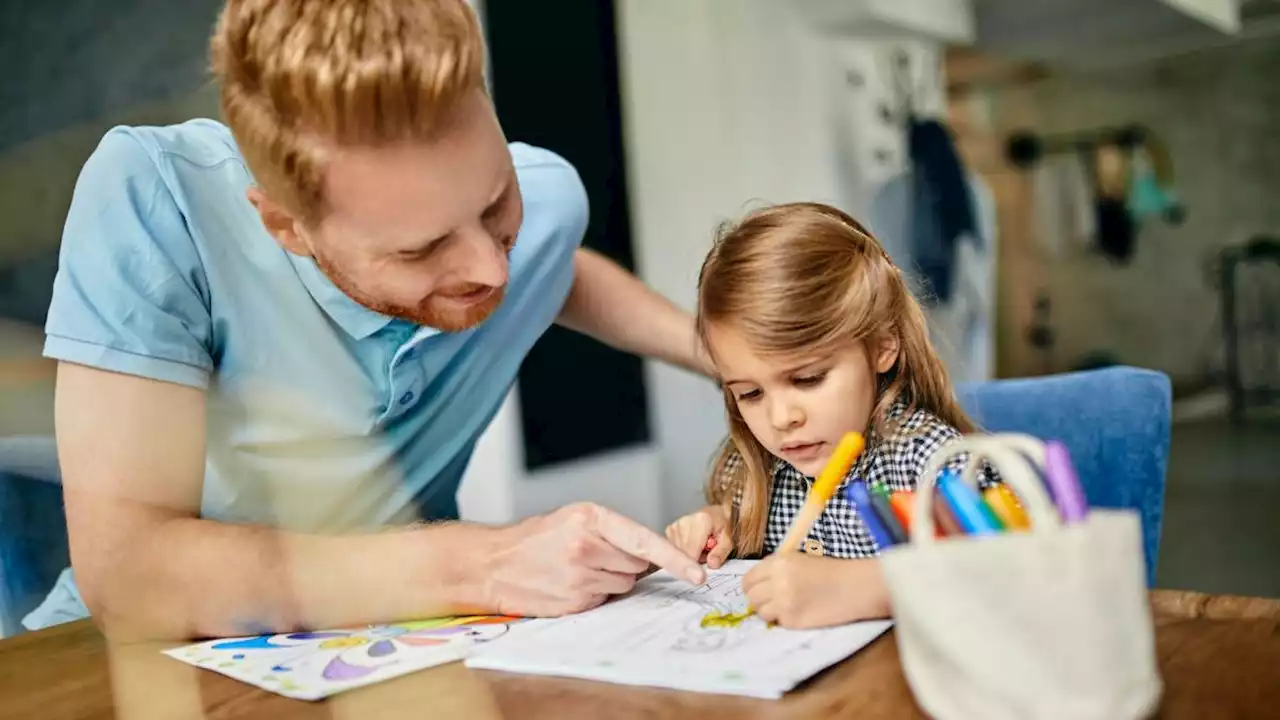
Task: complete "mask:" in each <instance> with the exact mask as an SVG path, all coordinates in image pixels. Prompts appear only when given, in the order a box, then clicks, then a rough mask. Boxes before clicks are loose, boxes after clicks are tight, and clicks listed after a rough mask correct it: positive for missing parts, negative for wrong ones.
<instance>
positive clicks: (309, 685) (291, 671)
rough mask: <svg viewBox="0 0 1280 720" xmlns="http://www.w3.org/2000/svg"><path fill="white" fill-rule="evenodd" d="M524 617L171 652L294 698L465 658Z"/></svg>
mask: <svg viewBox="0 0 1280 720" xmlns="http://www.w3.org/2000/svg"><path fill="white" fill-rule="evenodd" d="M520 621H521V618H514V617H505V616H488V615H486V616H468V617H453V618H437V619H432V620H417V621H409V622H401V623H392V624H388V625H371V626H368V627H364V628H354V629H345V630H320V631H308V632H295V633H277V634H269V635H258V636H255V637H247V638H234V639H227V640H212V641H208V642H205V643H200V644H197V645H192V646H189V647H186V648H179V649H177V650H172V651H166V653H165V654H167V655H170V656H171V657H174V658H177V659H179V660H182V661H183V662H187V663H189V664H192V665H196V666H197V667H203V668H206V669H210V670H215V671H217V672H220V673H223V674H225V675H229V676H231V677H235V678H237V679H239V680H243V681H245V682H249V683H252V684H254V685H257V686H259V687H263V688H266V689H268V690H273V691H276V692H279V693H281V694H285V695H289V696H291V697H301V698H304V699H317V698H320V697H325V696H327V695H330V694H333V693H334V692H338V691H340V690H345V689H347V688H350V687H358V686H359V685H364V684H368V683H369V682H376V681H379V680H384V679H388V678H391V677H395V676H397V675H402V674H404V673H406V672H411V671H413V670H419V669H423V668H427V667H431V666H433V665H440V664H443V663H446V662H452V661H455V660H459V659H461V658H462V657H464V656H465V655H466V654H467V651H468V650H469V649H470V648H471V647H472V646H475V645H478V644H482V643H488V642H491V641H493V640H496V639H497V638H499V637H502V636H504V635H506V634H507V632H508V631H509V630H510V628H511V626H512V625H513V624H514V623H518V622H520Z"/></svg>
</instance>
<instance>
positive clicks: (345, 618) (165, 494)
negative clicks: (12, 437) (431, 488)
mask: <svg viewBox="0 0 1280 720" xmlns="http://www.w3.org/2000/svg"><path fill="white" fill-rule="evenodd" d="M56 423H57V437H58V452H59V460H60V463H61V465H62V471H63V486H64V491H65V495H66V506H67V524H68V530H69V534H70V541H71V556H72V562H73V565H74V567H75V573H76V580H77V583H78V585H79V587H80V590H81V594H82V595H83V596H84V599H85V603H86V604H87V605H88V607H89V608H90V611H91V612H92V613H93V615H94V617H95V619H96V620H97V621H98V622H99V624H101V625H102V626H103V628H104V629H106V630H109V631H119V632H121V633H124V634H128V635H146V636H159V637H166V638H179V637H181V638H185V637H196V636H219V635H234V634H244V633H248V632H253V631H255V630H261V629H272V630H281V629H293V628H301V627H327V626H330V625H334V624H351V623H355V624H359V623H364V622H375V621H378V620H385V619H388V618H403V617H410V616H424V615H427V616H429V615H433V614H447V613H450V612H454V611H464V610H471V609H477V608H480V607H482V606H483V605H484V604H485V598H484V588H483V582H482V580H481V579H480V578H479V577H477V574H476V573H475V572H474V570H475V568H474V567H471V566H470V565H471V564H472V563H474V561H475V557H476V556H475V555H472V554H471V553H459V552H452V551H450V550H451V549H453V548H478V547H481V546H482V545H484V544H485V543H486V542H487V541H488V540H489V538H488V536H489V535H492V534H493V532H494V531H492V530H486V529H484V528H479V527H473V526H465V525H460V524H459V525H454V526H442V527H436V528H426V529H422V530H418V531H405V532H392V533H385V534H371V535H365V536H349V537H324V536H306V535H300V534H289V533H284V532H278V531H275V530H272V529H270V528H264V527H256V526H247V525H230V524H223V523H219V522H214V521H210V520H202V519H199V518H198V517H197V515H198V513H199V506H200V495H201V488H202V486H203V482H204V463H205V447H204V438H205V396H204V393H203V392H201V391H199V390H196V389H193V388H189V387H184V386H180V385H174V384H170V383H164V382H159V381H155V380H148V379H143V378H139V377H134V376H129V375H121V374H116V373H110V372H105V371H101V370H96V369H92V368H88V367H84V366H79V365H72V364H68V363H63V364H61V366H60V368H59V372H58V384H57V404H56ZM424 578H431V579H433V580H434V582H427V581H424ZM375 589H376V590H375Z"/></svg>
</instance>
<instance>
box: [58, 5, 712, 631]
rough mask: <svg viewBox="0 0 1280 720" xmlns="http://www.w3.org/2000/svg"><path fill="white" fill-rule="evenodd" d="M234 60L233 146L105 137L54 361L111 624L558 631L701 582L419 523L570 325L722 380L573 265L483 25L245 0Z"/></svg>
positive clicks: (390, 9) (667, 330)
mask: <svg viewBox="0 0 1280 720" xmlns="http://www.w3.org/2000/svg"><path fill="white" fill-rule="evenodd" d="M212 49H213V66H214V70H215V73H216V74H217V76H218V78H219V80H220V81H221V92H222V106H223V115H224V117H225V120H226V121H227V123H228V125H229V128H230V129H229V130H228V128H226V127H223V126H222V125H219V124H217V123H214V122H211V121H207V120H197V121H192V122H189V123H184V124H182V125H177V126H170V127H160V128H116V129H114V130H112V131H111V132H109V133H108V134H107V135H106V137H104V139H103V140H102V143H101V144H100V146H99V147H98V148H97V150H96V151H95V152H94V153H93V155H92V157H90V158H89V160H88V162H87V163H86V164H85V167H84V169H83V171H82V173H81V176H80V179H79V181H78V183H77V187H76V192H75V197H74V200H73V202H72V206H71V209H70V212H69V214H68V218H67V223H66V228H65V231H64V239H63V249H62V261H61V265H60V269H59V273H58V277H57V281H56V283H55V289H54V300H53V303H52V307H51V309H50V315H49V321H48V326H47V336H48V337H47V343H46V354H47V355H49V356H51V357H53V358H56V359H57V360H59V361H60V362H59V370H58V389H57V404H56V422H57V434H58V445H59V460H60V463H61V466H62V472H63V484H64V488H65V496H66V509H67V520H68V526H69V534H70V541H71V556H72V562H73V567H74V572H75V580H76V583H77V584H78V586H79V590H80V592H81V594H82V596H83V600H84V603H85V605H86V606H87V608H88V609H89V610H90V611H91V612H92V615H93V616H94V618H95V620H96V621H97V622H98V623H99V624H100V625H101V626H102V627H104V628H105V629H106V630H107V631H109V632H119V633H128V634H130V635H146V636H158V637H166V638H172V637H192V636H210V635H212V636H218V635H234V634H240V633H245V632H256V631H265V630H285V629H292V628H299V627H324V626H335V625H352V624H359V623H366V622H376V621H380V620H387V619H391V618H404V617H424V616H434V615H441V614H450V613H457V612H500V613H513V614H524V615H558V614H563V613H571V612H576V611H580V610H583V609H585V608H588V607H591V606H593V605H596V604H599V603H600V602H603V601H604V599H605V598H607V597H608V596H609V595H612V594H616V593H621V592H625V591H627V590H628V589H630V587H631V586H632V585H633V583H634V582H635V579H636V577H637V575H638V574H640V573H642V572H644V571H646V570H647V569H648V568H649V567H650V563H651V562H652V563H654V564H657V565H659V566H662V567H665V568H667V569H669V570H672V571H673V572H676V573H678V574H679V575H681V576H683V577H686V578H687V579H688V580H689V581H691V582H701V581H702V580H703V579H704V574H703V571H702V569H701V568H700V566H698V565H697V564H695V563H694V562H693V561H692V560H690V559H688V558H686V557H684V556H683V555H681V554H680V553H679V551H677V550H676V549H675V548H674V547H673V546H671V545H670V544H668V543H667V542H666V541H665V540H663V539H661V538H660V537H659V536H657V535H655V534H654V533H651V532H649V531H648V530H646V529H644V528H643V527H641V526H639V525H638V524H636V523H634V522H632V521H630V520H627V519H625V518H622V517H620V516H618V515H616V514H613V513H610V512H608V511H606V510H604V509H602V508H599V507H595V506H590V505H580V506H572V507H569V508H565V509H562V510H560V511H557V512H554V513H551V514H549V515H546V516H542V517H536V518H532V519H529V520H527V521H524V522H521V523H518V524H516V525H513V526H510V527H503V528H491V527H481V526H474V525H469V524H465V523H459V522H428V523H426V524H421V523H417V524H415V523H414V522H413V521H415V520H419V519H425V520H428V521H451V520H455V519H456V516H457V504H456V500H455V495H456V490H457V485H458V482H459V480H460V478H461V476H462V472H463V470H464V468H465V467H466V464H467V461H468V459H469V457H470V454H471V451H472V448H473V446H474V443H475V440H476V438H477V436H478V435H479V434H480V433H481V431H482V430H483V429H484V428H485V426H486V425H487V424H488V422H489V420H490V419H491V418H492V416H493V414H494V413H495V412H496V410H497V408H498V406H499V405H500V403H501V401H502V399H503V397H504V396H505V394H506V393H507V391H508V389H509V388H510V386H511V384H512V382H513V380H514V378H515V374H516V370H517V368H518V367H519V365H520V363H521V360H522V359H523V358H524V356H525V354H526V353H527V351H528V350H529V348H530V346H532V344H533V343H534V341H535V340H536V339H537V338H538V336H539V335H541V333H542V332H543V331H544V330H545V329H546V327H548V326H549V325H550V323H552V322H553V321H558V322H560V323H561V324H564V325H567V326H569V327H572V328H574V329H577V330H579V331H583V332H586V333H589V334H591V335H593V336H595V337H597V338H599V339H600V340H602V341H604V342H606V343H609V344H611V345H613V346H614V347H617V348H620V349H624V350H627V351H632V352H637V353H642V354H648V355H652V356H655V357H658V358H661V359H665V360H667V361H669V362H673V363H677V364H679V365H682V366H684V367H687V368H690V369H695V370H700V371H704V372H705V371H706V367H707V364H706V362H705V360H704V359H703V357H702V356H701V354H700V353H699V352H698V350H697V348H698V347H699V345H698V343H697V341H696V339H695V338H696V335H695V332H694V328H693V323H692V320H691V318H689V317H688V315H686V314H685V313H682V312H680V311H679V310H677V309H676V308H675V307H674V306H672V305H671V304H670V303H668V302H666V301H665V300H663V299H661V298H660V297H658V296H657V295H655V294H653V293H651V292H650V291H648V290H647V289H645V288H644V286H643V285H641V284H640V283H639V282H638V281H637V280H636V279H634V278H633V277H631V276H630V275H628V274H627V273H625V272H624V271H623V270H622V269H620V268H619V267H617V266H616V265H614V264H612V263H610V262H609V261H607V260H605V259H604V258H603V257H601V256H599V255H595V254H592V253H589V252H586V251H584V250H581V249H578V245H579V243H580V241H581V238H582V235H583V232H584V229H585V226H586V217H587V206H586V197H585V193H584V191H583V188H582V185H581V182H580V180H579V179H578V177H577V175H576V173H575V172H574V170H573V169H572V167H571V166H569V165H568V164H567V163H566V162H565V161H563V160H562V159H560V158H559V157H557V156H555V155H553V154H552V153H550V152H547V151H545V150H539V149H535V148H532V147H529V146H526V145H521V144H513V145H510V146H508V144H507V143H506V140H505V138H504V137H503V135H502V132H501V129H500V127H499V125H498V123H497V120H496V117H495V115H494V111H493V106H492V105H491V103H490V100H489V98H488V97H487V95H486V93H485V90H484V80H483V74H482V64H483V46H482V39H481V35H480V32H479V28H478V25H477V22H476V18H475V17H474V15H473V14H472V12H471V10H470V8H469V7H468V6H467V5H466V4H465V3H464V2H463V0H295V1H293V2H277V1H275V0H229V1H228V2H227V4H226V6H225V8H224V10H223V12H222V15H221V18H220V20H219V24H218V26H217V29H216V30H215V34H214V37H213V42H212ZM566 391H568V390H566ZM601 481H602V482H606V481H607V480H606V479H604V478H602V479H601ZM374 530H381V531H379V532H375V531H374Z"/></svg>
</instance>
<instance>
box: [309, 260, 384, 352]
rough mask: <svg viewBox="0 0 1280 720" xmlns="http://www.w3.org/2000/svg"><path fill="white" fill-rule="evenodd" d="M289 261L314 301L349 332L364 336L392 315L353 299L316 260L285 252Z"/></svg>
mask: <svg viewBox="0 0 1280 720" xmlns="http://www.w3.org/2000/svg"><path fill="white" fill-rule="evenodd" d="M288 255H289V260H290V262H292V263H293V267H294V269H295V270H296V271H297V272H298V277H299V278H301V279H302V284H303V285H304V286H306V288H307V292H309V293H311V298H312V299H313V300H315V301H316V304H317V305H319V306H320V307H321V308H322V309H324V311H325V313H327V314H328V315H329V317H330V318H331V319H332V320H333V321H334V322H335V323H337V324H338V327H340V328H342V329H343V330H344V331H346V333H347V334H348V335H350V336H351V337H352V338H354V339H356V340H363V339H365V338H367V337H369V336H370V335H372V334H374V333H376V332H378V331H379V330H381V329H382V328H384V327H386V326H387V325H389V324H390V323H391V321H392V320H393V319H394V318H392V317H391V316H390V315H384V314H382V313H380V312H375V311H373V310H370V309H369V308H367V307H365V306H363V305H361V304H360V303H358V302H356V301H355V300H352V299H351V298H350V297H349V296H348V295H347V294H346V293H344V292H342V291H341V290H339V289H338V286H337V285H334V284H333V281H332V280H330V279H329V278H328V276H326V275H325V274H324V272H322V271H321V270H320V267H319V266H318V265H316V262H315V260H313V259H311V258H309V257H303V256H301V255H295V254H293V253H288Z"/></svg>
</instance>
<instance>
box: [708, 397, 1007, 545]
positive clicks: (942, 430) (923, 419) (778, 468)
mask: <svg viewBox="0 0 1280 720" xmlns="http://www.w3.org/2000/svg"><path fill="white" fill-rule="evenodd" d="M904 412H905V408H904V407H903V406H901V405H898V406H895V407H894V408H893V409H892V410H891V411H890V413H889V416H890V418H895V417H899V416H901V415H902V413H904ZM958 437H960V432H959V431H958V430H956V429H955V428H953V427H951V426H950V425H948V424H947V423H945V422H943V421H942V420H941V419H940V418H938V417H937V416H936V415H934V414H933V413H931V412H929V411H927V410H921V409H917V410H914V411H912V412H911V414H910V416H908V417H906V419H905V420H903V421H902V424H901V426H900V429H899V430H898V431H897V432H895V433H894V434H893V435H892V436H889V437H884V438H880V439H878V440H876V441H874V442H873V444H872V445H871V446H870V447H868V448H867V449H866V450H864V451H863V453H862V455H861V456H860V457H859V458H858V461H857V462H856V463H855V464H854V466H853V467H852V468H851V469H850V470H849V474H848V475H846V476H845V479H844V482H843V483H841V485H840V489H839V490H838V491H837V492H836V494H835V496H834V497H833V498H831V500H830V502H828V503H827V508H826V510H824V511H823V513H822V515H821V516H820V517H819V518H818V521H817V522H816V523H814V525H813V529H812V530H810V531H809V537H808V539H807V542H806V543H805V545H806V547H807V548H809V549H812V551H818V552H821V554H823V555H825V556H829V557H836V558H862V557H874V556H875V555H876V544H875V541H874V540H872V537H871V533H870V532H869V531H868V530H867V526H866V525H865V524H863V521H862V518H861V517H859V515H858V511H857V509H856V508H855V507H854V505H853V503H852V502H850V501H849V500H848V498H846V497H845V492H844V490H845V488H846V486H847V485H848V484H849V482H850V481H851V480H854V479H859V480H863V481H865V482H866V483H867V484H868V485H872V486H874V485H877V484H879V485H883V486H884V487H886V488H888V489H889V491H891V492H894V491H898V490H915V488H916V484H917V483H918V482H919V481H920V475H921V474H922V473H923V472H924V466H925V463H927V462H928V461H929V458H930V457H931V456H932V455H933V453H934V452H935V451H936V450H937V449H938V448H940V447H942V446H943V445H944V444H945V443H947V442H948V441H950V440H953V439H955V438H958ZM964 462H965V454H957V456H956V457H955V458H953V459H952V460H951V461H950V462H948V463H947V467H953V468H956V469H959V467H960V466H961V465H963V464H964ZM741 463H742V458H741V456H740V455H737V454H734V455H733V456H731V457H730V458H729V459H728V460H727V461H726V462H725V464H724V466H723V469H722V472H721V475H720V478H721V482H722V483H726V484H727V483H730V482H732V478H733V477H734V475H735V474H736V473H737V471H738V467H739V466H740V465H741ZM987 474H988V473H982V476H983V477H982V478H981V480H982V484H983V485H986V484H987V482H988V478H987V477H985V476H986V475H987ZM812 484H813V480H812V479H811V478H809V477H806V476H805V475H804V474H802V473H801V472H800V471H799V470H796V469H795V467H793V466H792V465H791V464H790V463H788V462H785V461H783V460H777V461H776V462H775V463H774V470H773V489H772V497H771V498H770V501H769V519H768V525H767V526H766V528H765V538H764V552H765V553H766V554H767V553H771V552H773V551H774V549H776V548H777V547H778V545H779V544H780V543H781V542H782V539H783V538H784V537H785V536H786V534H787V530H788V529H789V528H790V527H791V521H792V520H793V519H794V518H795V516H796V513H798V512H799V511H800V508H801V506H803V505H804V500H805V498H806V497H807V496H808V494H809V489H810V487H811V486H812ZM741 497H742V489H741V488H739V489H738V491H737V494H736V499H735V503H738V502H740V500H741Z"/></svg>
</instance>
